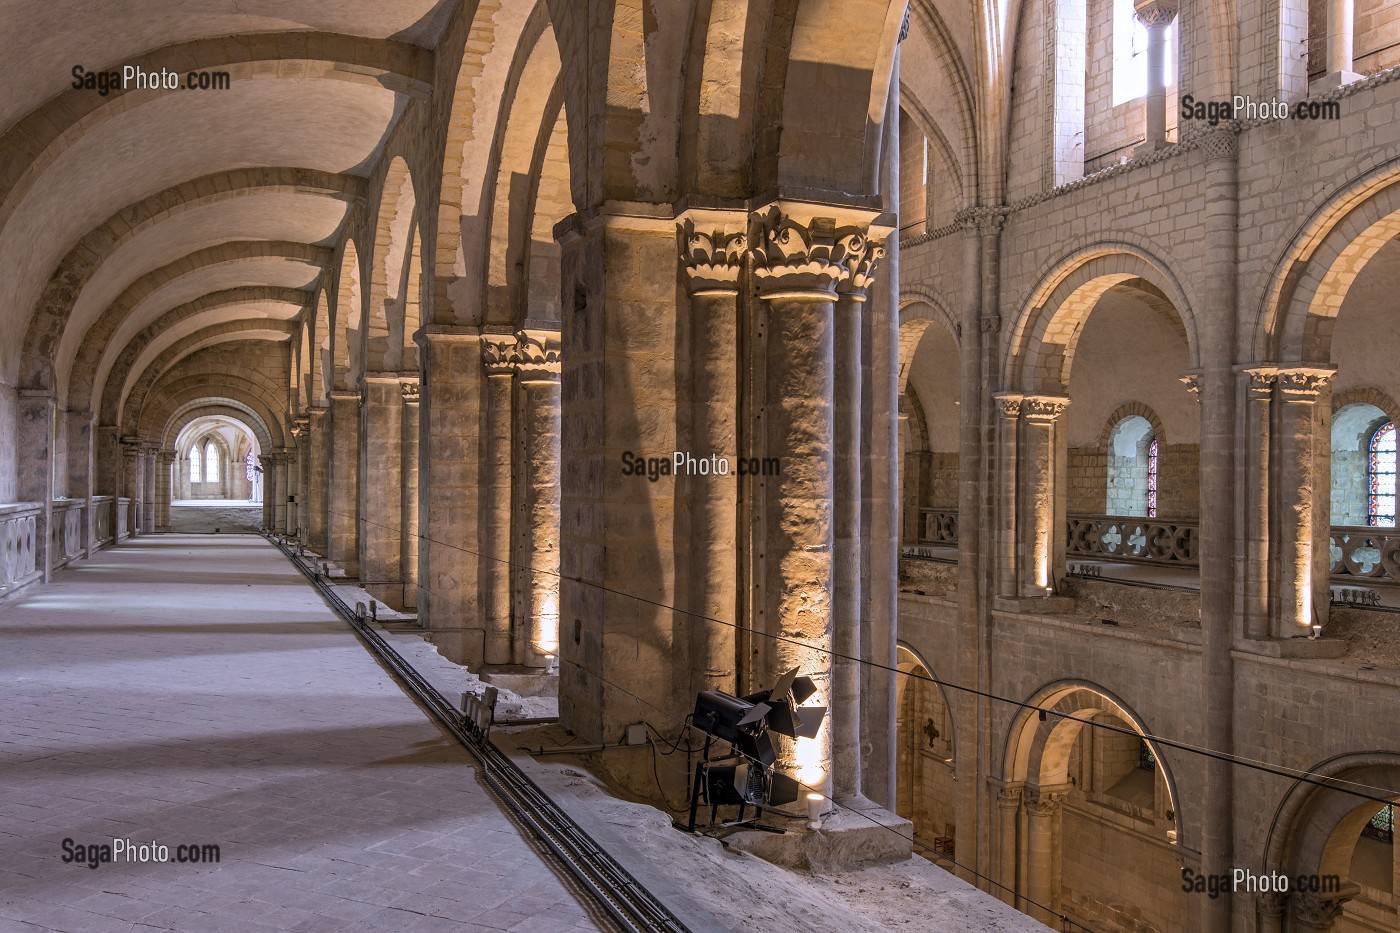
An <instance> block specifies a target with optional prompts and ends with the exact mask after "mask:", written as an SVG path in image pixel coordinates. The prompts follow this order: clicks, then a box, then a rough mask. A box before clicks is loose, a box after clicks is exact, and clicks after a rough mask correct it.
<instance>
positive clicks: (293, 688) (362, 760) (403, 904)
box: [0, 534, 608, 931]
mask: <svg viewBox="0 0 1400 933" xmlns="http://www.w3.org/2000/svg"><path fill="white" fill-rule="evenodd" d="M0 640H3V643H4V645H5V650H4V651H3V652H2V653H0V710H3V711H4V713H3V718H0V929H5V930H17V929H23V930H42V929H56V930H83V931H101V930H127V929H131V928H132V927H131V924H132V923H133V922H136V923H138V924H139V928H140V929H170V930H181V931H194V930H238V931H259V930H301V931H313V930H346V929H358V928H361V926H360V925H362V924H363V925H364V927H363V928H366V929H369V928H380V929H394V930H410V929H413V930H418V929H447V928H456V929H503V930H504V929H511V928H515V929H530V930H541V931H544V930H550V931H568V930H593V929H599V928H600V927H599V926H597V925H595V922H594V921H593V920H591V919H590V918H589V915H588V913H587V912H586V909H585V907H584V906H583V905H582V903H581V902H580V901H578V900H577V899H575V897H574V896H573V894H572V893H571V892H570V890H569V889H568V888H567V887H566V886H565V884H564V883H563V882H562V881H561V880H560V879H559V878H558V877H557V876H556V875H555V874H554V870H553V868H552V867H551V866H550V865H549V864H547V863H546V862H545V861H544V860H543V858H542V857H541V856H540V855H539V854H538V853H537V852H536V851H535V850H534V849H532V848H531V846H530V844H529V843H527V842H526V840H525V838H524V837H522V836H521V834H520V833H519V832H518V831H517V830H516V828H515V826H514V825H513V824H512V823H511V822H510V821H509V819H508V818H507V817H506V815H505V814H504V813H503V812H502V811H501V810H500V809H499V807H498V806H497V804H496V803H495V802H494V801H493V799H492V798H491V797H489V796H488V794H487V791H486V790H485V788H484V787H482V785H481V784H480V783H479V782H478V780H477V777H476V772H475V771H474V769H473V768H472V767H470V759H469V758H468V756H467V753H466V752H465V751H463V750H462V749H461V748H460V747H459V746H458V745H457V744H456V743H455V742H454V741H452V740H451V739H450V738H449V737H447V736H446V735H445V734H444V733H443V732H441V731H440V729H439V728H438V727H437V726H436V725H434V724H433V723H432V722H431V721H430V720H429V719H428V718H427V716H426V715H425V714H424V713H423V712H422V711H421V710H420V709H419V708H418V707H417V706H416V705H415V704H414V702H413V701H412V700H410V699H409V698H408V696H407V695H405V694H404V693H403V691H402V690H401V689H400V688H399V686H398V685H397V684H396V683H395V682H394V681H393V680H392V679H391V678H390V676H389V675H388V673H387V672H385V671H384V670H383V669H382V668H381V667H380V666H379V665H378V664H377V663H376V662H375V660H374V659H373V658H372V657H371V656H370V654H369V653H368V652H367V651H366V650H365V649H364V648H363V647H362V646H361V645H360V644H359V642H358V641H356V639H355V636H354V635H353V634H351V632H350V630H349V629H348V628H346V627H345V625H344V624H343V623H342V622H340V621H339V620H338V619H337V618H336V617H335V615H334V614H333V613H332V612H331V610H330V609H329V608H328V607H326V605H325V604H324V603H323V602H322V601H321V599H320V598H319V597H318V596H317V595H316V593H315V591H314V590H313V589H312V588H311V587H310V586H309V585H307V584H306V582H305V581H304V580H303V578H302V577H301V575H300V574H299V573H298V572H297V571H296V570H295V569H294V568H293V567H292V566H291V565H290V564H288V563H287V562H286V560H285V559H284V558H283V557H282V556H281V554H279V553H278V552H277V550H276V549H275V548H273V547H272V546H271V545H269V544H268V543H267V542H266V541H264V540H263V539H261V538H257V537H252V536H229V537H220V538H214V537H211V536H202V535H179V534H175V535H163V536H160V537H158V538H142V539H139V540H137V541H131V542H128V543H125V544H123V545H122V546H120V547H117V548H112V549H108V550H105V551H102V552H100V553H99V554H96V555H94V557H93V559H91V560H89V561H86V562H83V563H82V564H81V565H77V566H75V567H73V568H72V569H69V570H68V571H66V572H64V573H60V574H58V575H57V576H55V578H54V580H53V581H52V585H50V586H48V587H46V588H44V589H42V590H40V591H36V592H34V594H33V595H31V596H29V597H28V598H27V599H24V600H22V601H20V602H18V603H14V604H10V605H7V606H5V607H4V608H3V609H0ZM65 839H71V840H72V841H73V843H74V844H76V845H93V844H97V845H101V844H107V845H112V844H113V840H114V839H129V840H131V841H132V842H134V843H138V844H143V843H152V842H154V843H159V844H161V845H164V846H167V847H168V848H169V854H170V857H171V859H172V861H171V862H170V863H168V864H154V863H152V864H139V863H137V864H130V863H126V862H124V861H120V859H121V856H118V861H116V862H114V863H112V864H102V863H99V864H98V866H97V867H96V868H95V869H92V870H89V868H87V867H85V864H83V863H82V861H81V860H79V861H77V862H69V863H65V862H64V861H63V858H64V855H65V849H64V847H63V841H64V840H65ZM188 844H198V845H200V846H204V845H216V846H218V856H219V860H218V862H217V863H212V864H206V863H199V864H188V863H187V864H177V863H176V862H175V861H174V859H175V858H176V857H177V849H176V847H177V846H180V845H188ZM74 851H76V850H74ZM201 854H207V853H203V852H202V853H201ZM602 928H603V929H607V928H608V927H602Z"/></svg>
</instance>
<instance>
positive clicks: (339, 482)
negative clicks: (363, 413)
mask: <svg viewBox="0 0 1400 933" xmlns="http://www.w3.org/2000/svg"><path fill="white" fill-rule="evenodd" d="M264 482H266V478H264ZM269 492H270V490H268V489H266V488H264V490H263V497H264V498H266V497H267V495H268V493H269ZM359 504H360V393H359V392H346V391H336V392H332V393H331V482H330V495H329V512H330V515H329V518H328V519H327V521H328V523H329V532H330V535H329V537H330V540H329V541H328V542H327V551H326V556H327V557H329V558H330V559H331V560H333V561H335V562H336V563H338V564H340V566H341V567H343V568H344V569H345V575H346V576H349V577H358V576H359V573H360V515H359V511H360V509H359Z"/></svg>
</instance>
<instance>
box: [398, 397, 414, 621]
mask: <svg viewBox="0 0 1400 933" xmlns="http://www.w3.org/2000/svg"><path fill="white" fill-rule="evenodd" d="M418 386H419V383H418V377H417V376H416V375H405V376H401V377H400V378H399V393H400V395H401V396H402V397H403V414H402V416H401V421H402V424H401V427H402V429H403V437H402V438H401V440H400V443H401V444H402V446H403V488H402V497H403V498H402V500H401V502H402V504H401V505H400V515H401V516H402V520H403V531H402V533H401V535H400V540H401V541H402V542H403V549H402V552H401V554H400V557H401V559H402V564H401V566H400V568H399V575H400V579H402V580H403V605H404V608H405V609H412V608H414V607H416V606H417V605H418Z"/></svg>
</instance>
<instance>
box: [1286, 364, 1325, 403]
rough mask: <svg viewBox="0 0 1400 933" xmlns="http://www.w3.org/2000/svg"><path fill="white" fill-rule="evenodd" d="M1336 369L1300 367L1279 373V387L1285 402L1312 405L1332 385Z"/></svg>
mask: <svg viewBox="0 0 1400 933" xmlns="http://www.w3.org/2000/svg"><path fill="white" fill-rule="evenodd" d="M1335 375H1336V370H1334V369H1322V368H1319V367H1313V366H1298V367H1295V368H1293V369H1280V370H1279V371H1278V387H1279V391H1280V392H1281V393H1282V394H1283V400H1284V401H1285V402H1295V403H1300V404H1307V405H1310V404H1312V403H1313V402H1316V401H1317V397H1318V396H1319V395H1321V394H1322V392H1323V390H1324V389H1326V388H1327V387H1328V386H1329V385H1331V383H1332V377H1333V376H1335Z"/></svg>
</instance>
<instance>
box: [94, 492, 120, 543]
mask: <svg viewBox="0 0 1400 933" xmlns="http://www.w3.org/2000/svg"><path fill="white" fill-rule="evenodd" d="M116 507H117V503H116V500H115V499H113V498H112V497H111V496H93V497H92V545H93V547H105V546H107V545H109V544H111V543H112V540H113V537H112V526H113V525H114V524H115V522H114V521H113V517H114V516H113V513H114V512H115V511H116Z"/></svg>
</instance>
